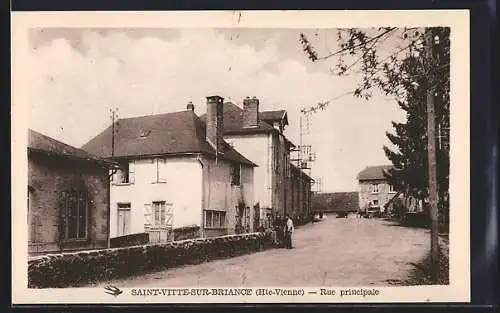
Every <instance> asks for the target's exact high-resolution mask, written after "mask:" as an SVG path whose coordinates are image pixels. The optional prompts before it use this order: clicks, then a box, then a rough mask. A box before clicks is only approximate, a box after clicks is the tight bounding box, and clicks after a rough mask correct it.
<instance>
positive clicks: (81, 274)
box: [28, 233, 274, 288]
mask: <svg viewBox="0 0 500 313" xmlns="http://www.w3.org/2000/svg"><path fill="white" fill-rule="evenodd" d="M272 247H274V245H273V241H272V238H271V235H270V234H269V233H250V234H240V235H228V236H221V237H212V238H203V239H189V240H183V241H174V242H171V243H165V244H155V245H141V246H133V247H123V248H114V249H104V250H94V251H84V252H74V253H62V254H51V255H45V256H41V257H35V258H33V259H30V260H29V261H28V288H64V287H80V286H85V285H88V284H90V283H92V282H97V281H105V280H109V279H113V278H119V277H127V276H132V275H137V274H141V273H144V272H147V271H151V270H159V269H165V268H169V267H175V266H179V265H185V264H197V263H201V262H205V261H209V260H213V259H219V258H227V257H233V256H237V255H242V254H246V253H252V252H256V251H260V250H263V249H268V248H272Z"/></svg>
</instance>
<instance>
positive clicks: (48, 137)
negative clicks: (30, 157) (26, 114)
mask: <svg viewBox="0 0 500 313" xmlns="http://www.w3.org/2000/svg"><path fill="white" fill-rule="evenodd" d="M28 130H29V131H31V132H34V133H35V134H36V135H40V136H43V137H45V139H48V140H50V141H52V142H56V143H58V144H61V145H64V146H66V147H69V148H72V149H76V150H81V151H83V152H85V153H87V154H88V152H87V151H85V150H83V149H81V148H78V147H75V146H72V145H70V144H67V143H65V142H62V141H60V140H57V139H55V138H52V137H50V136H48V135H45V134H43V133H41V132H39V131H36V130H33V129H31V128H29V129H28ZM28 148H29V140H28Z"/></svg>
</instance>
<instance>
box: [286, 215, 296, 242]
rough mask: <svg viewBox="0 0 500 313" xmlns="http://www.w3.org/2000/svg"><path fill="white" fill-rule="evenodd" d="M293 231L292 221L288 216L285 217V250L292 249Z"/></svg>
mask: <svg viewBox="0 0 500 313" xmlns="http://www.w3.org/2000/svg"><path fill="white" fill-rule="evenodd" d="M293 231H294V227H293V221H292V219H291V218H290V216H289V215H287V216H286V222H285V242H286V247H287V249H292V248H293V246H292V234H293Z"/></svg>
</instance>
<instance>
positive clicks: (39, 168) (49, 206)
mask: <svg viewBox="0 0 500 313" xmlns="http://www.w3.org/2000/svg"><path fill="white" fill-rule="evenodd" d="M27 150H28V204H27V205H28V220H27V223H28V254H29V255H38V254H44V253H53V252H63V251H75V250H88V249H100V248H108V241H109V227H108V225H109V170H110V168H112V167H113V164H112V163H110V162H107V161H104V160H102V159H99V158H97V157H95V156H93V155H90V154H89V153H87V152H85V151H83V150H81V149H78V148H75V147H72V146H70V145H67V144H64V143H62V142H60V141H57V140H55V139H52V138H50V137H48V136H45V135H43V134H41V133H38V132H36V131H33V130H28V147H27Z"/></svg>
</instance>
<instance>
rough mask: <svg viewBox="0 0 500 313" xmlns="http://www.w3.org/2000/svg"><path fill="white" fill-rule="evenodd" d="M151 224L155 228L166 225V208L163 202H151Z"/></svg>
mask: <svg viewBox="0 0 500 313" xmlns="http://www.w3.org/2000/svg"><path fill="white" fill-rule="evenodd" d="M153 224H154V225H156V226H162V225H166V224H167V207H166V205H165V201H157V202H153Z"/></svg>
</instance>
